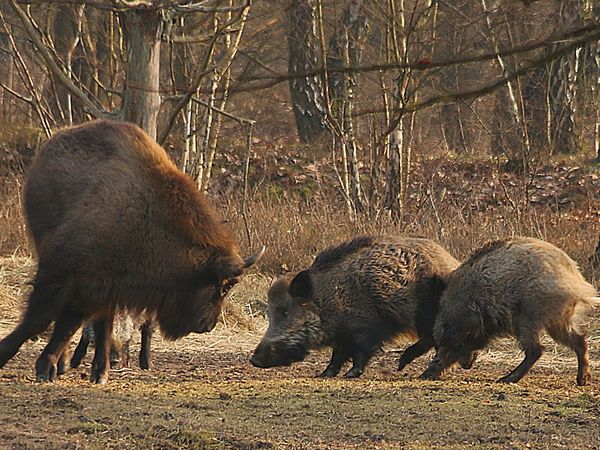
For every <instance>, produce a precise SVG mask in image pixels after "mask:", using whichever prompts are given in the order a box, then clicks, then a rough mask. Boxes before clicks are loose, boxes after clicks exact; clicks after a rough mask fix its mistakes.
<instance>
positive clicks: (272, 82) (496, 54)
mask: <svg viewBox="0 0 600 450" xmlns="http://www.w3.org/2000/svg"><path fill="white" fill-rule="evenodd" d="M598 30H600V23H594V24H591V25H587V26H584V27H581V28H576V29H573V30H569V31H567V32H565V33H564V34H561V35H558V36H551V37H548V38H546V39H543V40H541V41H535V42H530V43H528V44H524V45H519V46H516V47H510V48H506V49H500V50H499V51H493V52H489V53H479V54H474V55H467V56H462V57H453V58H448V59H440V60H437V61H429V60H425V61H423V60H417V61H414V62H405V63H396V62H392V63H384V64H370V65H367V66H350V67H339V68H328V69H327V72H328V73H348V72H350V73H369V72H382V71H388V70H407V69H410V70H415V71H427V70H433V69H439V68H442V67H449V66H457V65H461V64H471V63H477V62H484V61H490V60H495V59H497V58H505V57H508V56H515V55H520V54H525V53H529V52H532V51H534V50H539V49H543V48H547V47H550V46H553V45H556V44H557V43H561V42H564V41H570V40H573V39H577V38H578V37H581V36H584V37H585V36H590V35H589V34H588V33H593V32H595V31H598ZM590 40H591V38H589V39H586V40H585V42H589V41H590ZM578 42H579V40H578ZM323 71H324V69H323V68H319V69H315V70H311V71H306V72H302V73H280V74H277V75H265V76H261V77H254V78H253V79H252V80H253V81H261V80H263V81H264V82H262V83H255V84H252V85H250V86H248V85H241V86H238V87H236V88H232V89H231V91H232V92H247V91H256V90H261V89H267V88H271V87H274V86H276V85H278V84H279V83H283V82H285V81H289V80H291V79H300V78H306V77H314V76H318V75H322V74H323Z"/></svg>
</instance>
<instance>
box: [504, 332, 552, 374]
mask: <svg viewBox="0 0 600 450" xmlns="http://www.w3.org/2000/svg"><path fill="white" fill-rule="evenodd" d="M517 339H518V341H519V344H520V345H521V348H522V349H523V350H524V351H525V359H523V361H522V362H521V364H519V365H518V366H517V367H515V368H514V369H513V371H512V372H510V373H509V374H507V375H505V376H503V377H502V378H500V379H499V380H498V381H499V382H500V383H516V382H518V381H519V380H520V379H521V378H523V377H524V376H525V375H527V372H529V370H530V369H531V368H532V367H533V365H534V364H535V363H536V361H537V360H538V359H540V356H542V353H544V347H543V346H542V344H541V343H540V333H539V331H537V330H532V329H531V328H527V327H526V326H525V327H523V328H521V329H520V332H519V333H517Z"/></svg>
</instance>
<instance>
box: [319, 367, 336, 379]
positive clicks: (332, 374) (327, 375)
mask: <svg viewBox="0 0 600 450" xmlns="http://www.w3.org/2000/svg"><path fill="white" fill-rule="evenodd" d="M337 374H338V372H336V371H335V370H331V369H325V370H324V371H323V372H321V373H320V374H319V375H317V378H333V377H335V376H336V375H337Z"/></svg>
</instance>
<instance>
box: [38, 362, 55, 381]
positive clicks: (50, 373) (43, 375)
mask: <svg viewBox="0 0 600 450" xmlns="http://www.w3.org/2000/svg"><path fill="white" fill-rule="evenodd" d="M56 376H57V370H56V364H53V363H52V362H50V361H49V360H48V359H47V358H44V357H40V359H38V360H37V363H36V364H35V380H36V381H37V382H38V383H47V382H50V383H53V382H54V380H56Z"/></svg>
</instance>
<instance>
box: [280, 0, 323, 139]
mask: <svg viewBox="0 0 600 450" xmlns="http://www.w3.org/2000/svg"><path fill="white" fill-rule="evenodd" d="M287 15H288V32H287V37H288V71H289V72H290V73H292V74H293V73H300V74H302V73H306V72H309V71H313V70H315V69H317V68H318V67H319V57H318V39H317V33H316V11H315V6H314V5H313V3H312V1H310V0H291V2H290V5H289V8H288V9H287ZM289 88H290V95H291V98H292V108H293V111H294V116H295V118H296V127H297V129H298V137H299V138H300V141H301V142H303V143H309V142H313V141H315V140H316V139H317V138H318V137H319V136H320V135H321V134H322V133H323V132H324V131H325V130H326V129H327V126H326V121H325V117H326V108H325V102H324V99H323V82H322V78H321V77H320V76H318V75H316V76H311V77H305V78H295V79H291V80H290V82H289Z"/></svg>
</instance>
